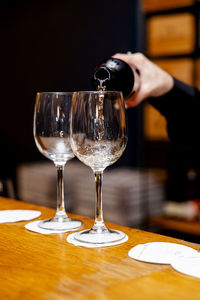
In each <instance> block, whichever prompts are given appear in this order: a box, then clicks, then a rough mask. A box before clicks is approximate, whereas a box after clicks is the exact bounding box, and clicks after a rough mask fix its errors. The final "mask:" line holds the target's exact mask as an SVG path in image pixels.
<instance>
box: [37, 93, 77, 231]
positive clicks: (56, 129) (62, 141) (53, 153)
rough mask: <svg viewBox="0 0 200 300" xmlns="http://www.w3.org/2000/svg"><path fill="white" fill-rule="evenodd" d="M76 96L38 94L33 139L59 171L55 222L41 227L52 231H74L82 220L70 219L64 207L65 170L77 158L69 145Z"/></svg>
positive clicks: (42, 224)
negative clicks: (73, 104) (72, 108)
mask: <svg viewBox="0 0 200 300" xmlns="http://www.w3.org/2000/svg"><path fill="white" fill-rule="evenodd" d="M72 97H73V93H71V92H66V93H61V92H60V93H59V92H44V93H37V96H36V103H35V111H34V130H33V132H34V139H35V143H36V145H37V147H38V149H39V151H40V152H41V153H42V154H43V155H44V156H45V157H47V158H48V159H50V160H52V161H53V163H54V165H55V167H56V169H57V211H56V215H55V216H54V218H52V219H50V220H44V221H41V222H40V223H39V224H38V226H39V227H41V228H43V229H49V230H58V231H59V230H75V229H78V228H80V227H81V225H82V223H81V221H79V220H75V219H70V218H69V217H68V216H67V214H66V211H65V203H64V167H65V165H66V163H67V161H68V160H70V159H72V158H73V157H74V154H73V151H72V149H71V145H70V111H71V104H72Z"/></svg>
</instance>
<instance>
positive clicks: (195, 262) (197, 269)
mask: <svg viewBox="0 0 200 300" xmlns="http://www.w3.org/2000/svg"><path fill="white" fill-rule="evenodd" d="M171 266H172V268H174V269H175V270H176V271H178V272H181V273H183V274H185V275H190V276H194V277H197V278H200V254H199V253H198V256H197V257H187V258H185V257H184V258H179V259H177V260H174V261H173V262H172V263H171Z"/></svg>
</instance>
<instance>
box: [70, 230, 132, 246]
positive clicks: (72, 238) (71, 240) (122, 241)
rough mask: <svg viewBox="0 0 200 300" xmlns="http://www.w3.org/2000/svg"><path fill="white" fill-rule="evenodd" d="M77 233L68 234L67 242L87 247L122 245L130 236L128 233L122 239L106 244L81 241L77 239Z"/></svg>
mask: <svg viewBox="0 0 200 300" xmlns="http://www.w3.org/2000/svg"><path fill="white" fill-rule="evenodd" d="M75 234H76V232H75V233H71V234H70V235H68V237H67V239H66V240H67V242H68V243H70V244H73V245H75V246H82V247H86V248H98V247H108V246H115V245H120V244H122V243H125V242H127V241H128V236H127V235H126V236H125V237H124V238H123V239H122V240H120V241H118V242H114V243H105V244H90V243H88V244H87V243H82V242H79V241H76V240H75V239H74V235H75Z"/></svg>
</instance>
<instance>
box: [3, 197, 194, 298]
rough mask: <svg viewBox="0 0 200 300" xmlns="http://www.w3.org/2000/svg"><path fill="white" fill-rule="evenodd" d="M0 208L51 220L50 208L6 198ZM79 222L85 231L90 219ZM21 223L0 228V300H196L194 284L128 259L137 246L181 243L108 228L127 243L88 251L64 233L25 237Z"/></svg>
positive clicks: (166, 268) (161, 268) (169, 270)
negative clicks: (37, 213)
mask: <svg viewBox="0 0 200 300" xmlns="http://www.w3.org/2000/svg"><path fill="white" fill-rule="evenodd" d="M0 209H39V210H41V212H42V216H41V217H40V218H46V217H51V216H53V215H54V210H52V209H48V208H44V207H39V206H35V205H32V204H28V203H24V202H21V201H15V200H12V199H5V198H0ZM75 217H77V216H75ZM82 219H83V221H84V222H85V227H88V226H89V227H90V226H91V224H92V222H93V221H92V220H91V219H87V218H82ZM26 223H27V222H18V223H7V224H0V227H1V234H0V299H1V300H5V299H6V300H7V299H15V300H16V299H17V300H18V299H19V300H21V299H25V300H27V299H34V300H40V299H55V300H57V299H74V300H76V299H92V300H93V299H95V300H96V299H97V300H98V299H101V300H102V299H103V300H104V299H117V300H118V299H134V300H142V299H162V300H164V299H181V300H182V299H187V300H188V299H195V300H196V299H200V280H199V279H197V278H193V277H190V276H186V275H183V274H180V273H178V272H176V271H174V270H173V269H172V268H171V267H170V266H169V265H158V264H150V263H143V262H139V261H135V260H133V259H131V258H129V257H128V251H129V250H130V249H131V248H132V247H133V246H135V245H137V244H140V243H146V242H153V241H165V242H176V243H181V241H180V240H177V239H173V238H169V237H166V236H161V235H157V234H153V233H149V232H144V231H140V230H136V229H132V228H128V227H123V226H118V225H112V227H113V228H116V229H120V230H122V231H124V232H125V233H126V234H127V235H128V236H129V240H128V242H126V243H124V244H121V245H118V246H114V247H105V248H92V249H90V248H83V247H76V246H74V245H72V244H68V243H67V242H66V237H67V235H68V233H62V234H51V235H41V234H37V233H34V232H30V231H28V230H26V229H25V228H24V225H25V224H26ZM108 226H110V224H108ZM182 243H183V242H182ZM185 244H186V245H187V242H185ZM188 245H190V244H188ZM193 247H194V248H195V246H194V245H193ZM197 248H198V245H196V249H197Z"/></svg>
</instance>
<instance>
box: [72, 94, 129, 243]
mask: <svg viewBox="0 0 200 300" xmlns="http://www.w3.org/2000/svg"><path fill="white" fill-rule="evenodd" d="M70 128H71V129H70V137H71V146H72V150H73V152H74V154H75V155H76V156H77V157H78V158H79V160H80V161H82V162H83V163H84V164H86V165H88V166H89V167H91V168H92V170H93V172H94V175H95V181H96V208H95V211H96V212H95V222H94V226H93V227H92V229H88V230H83V231H80V232H77V233H76V234H75V236H74V239H75V240H77V241H79V242H82V243H91V244H100V245H103V244H105V243H106V244H109V245H112V244H113V243H115V242H118V241H120V240H122V239H124V238H125V237H126V235H125V234H124V233H123V232H121V231H118V230H112V229H107V228H106V226H105V224H104V220H103V208H102V179H103V171H104V169H105V168H106V167H107V166H109V165H111V164H113V163H114V162H116V161H117V160H118V159H119V157H120V156H121V155H122V153H123V152H124V150H125V147H126V144H127V139H128V138H127V127H126V116H125V107H124V102H123V98H122V94H121V92H111V91H94V92H89V91H88V92H75V93H74V96H73V101H72V109H71V127H70Z"/></svg>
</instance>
